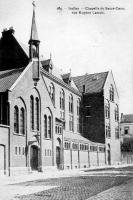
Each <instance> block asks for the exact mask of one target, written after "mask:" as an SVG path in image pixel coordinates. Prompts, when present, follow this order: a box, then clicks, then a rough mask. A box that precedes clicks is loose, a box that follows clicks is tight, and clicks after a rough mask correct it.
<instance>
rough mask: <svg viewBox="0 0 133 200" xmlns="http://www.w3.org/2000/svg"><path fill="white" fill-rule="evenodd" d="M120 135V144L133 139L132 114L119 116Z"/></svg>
mask: <svg viewBox="0 0 133 200" xmlns="http://www.w3.org/2000/svg"><path fill="white" fill-rule="evenodd" d="M120 133H121V141H122V142H123V140H124V139H125V138H133V114H126V115H124V114H123V113H122V114H121V120H120Z"/></svg>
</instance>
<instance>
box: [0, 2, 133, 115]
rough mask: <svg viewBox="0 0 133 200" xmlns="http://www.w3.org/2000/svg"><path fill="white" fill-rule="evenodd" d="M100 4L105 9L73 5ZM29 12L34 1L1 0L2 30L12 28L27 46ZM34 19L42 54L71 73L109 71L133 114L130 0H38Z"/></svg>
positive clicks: (124, 106) (122, 101) (123, 104)
mask: <svg viewBox="0 0 133 200" xmlns="http://www.w3.org/2000/svg"><path fill="white" fill-rule="evenodd" d="M58 7H61V8H62V11H60V10H57V8H58ZM101 7H102V9H104V10H102V11H103V12H104V14H94V12H93V14H86V15H83V14H72V10H71V8H79V10H81V11H88V12H89V10H88V9H90V8H96V9H97V8H101ZM85 8H86V9H85ZM108 8H110V10H109V9H108ZM114 8H115V9H114ZM118 8H121V9H118ZM79 10H78V11H79ZM73 11H74V10H73ZM96 11H99V10H96ZM100 11H101V10H100ZM32 12H33V6H32V0H12V1H11V0H0V31H1V32H2V30H3V29H4V28H9V27H13V28H14V30H15V37H16V38H17V39H18V40H19V41H21V42H23V43H24V44H26V45H27V46H28V41H29V37H30V30H31V20H32ZM36 23H37V29H38V35H39V39H40V41H41V43H40V53H41V55H42V56H43V58H44V59H45V58H46V59H47V58H49V57H50V53H51V54H52V60H53V64H54V66H55V67H57V68H59V69H61V70H63V71H64V72H69V71H70V69H71V72H72V76H78V75H83V74H85V73H96V72H104V71H109V70H112V72H113V75H114V79H115V82H116V85H117V89H118V92H119V101H120V112H123V113H125V114H130V113H133V1H131V0H126V1H125V0H71V1H70V0H36Z"/></svg>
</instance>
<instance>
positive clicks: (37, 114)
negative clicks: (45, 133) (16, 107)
mask: <svg viewBox="0 0 133 200" xmlns="http://www.w3.org/2000/svg"><path fill="white" fill-rule="evenodd" d="M35 124H36V130H38V131H39V99H38V98H37V97H36V99H35Z"/></svg>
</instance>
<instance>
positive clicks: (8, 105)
mask: <svg viewBox="0 0 133 200" xmlns="http://www.w3.org/2000/svg"><path fill="white" fill-rule="evenodd" d="M39 44H40V41H39V39H38V33H37V28H36V22H35V10H33V19H32V27H31V37H30V40H29V50H28V51H27V48H25V46H24V45H23V44H21V43H19V42H18V41H17V40H16V39H15V37H14V30H13V28H10V29H9V30H4V31H3V32H2V37H1V39H0V171H2V172H3V171H4V173H9V175H10V174H13V173H17V172H18V173H20V172H24V171H28V170H29V171H31V170H32V171H33V170H38V171H44V170H46V169H49V168H52V169H53V168H59V169H74V168H86V167H90V166H100V165H105V164H114V163H118V162H119V161H120V141H119V116H118V112H119V107H118V93H117V89H116V85H115V82H114V79H113V75H112V72H104V73H99V74H93V75H88V74H87V75H84V76H81V77H74V78H73V77H72V76H71V73H67V74H62V73H60V72H59V71H58V70H56V68H55V67H54V65H53V62H52V59H51V58H50V59H47V60H40V58H39Z"/></svg>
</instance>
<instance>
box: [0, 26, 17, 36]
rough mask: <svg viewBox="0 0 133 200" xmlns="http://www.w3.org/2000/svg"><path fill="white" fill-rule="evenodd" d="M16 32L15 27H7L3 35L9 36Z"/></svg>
mask: <svg viewBox="0 0 133 200" xmlns="http://www.w3.org/2000/svg"><path fill="white" fill-rule="evenodd" d="M14 33H15V31H14V29H13V27H10V28H9V29H7V28H5V29H3V31H2V37H8V36H10V35H13V34H14Z"/></svg>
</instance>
